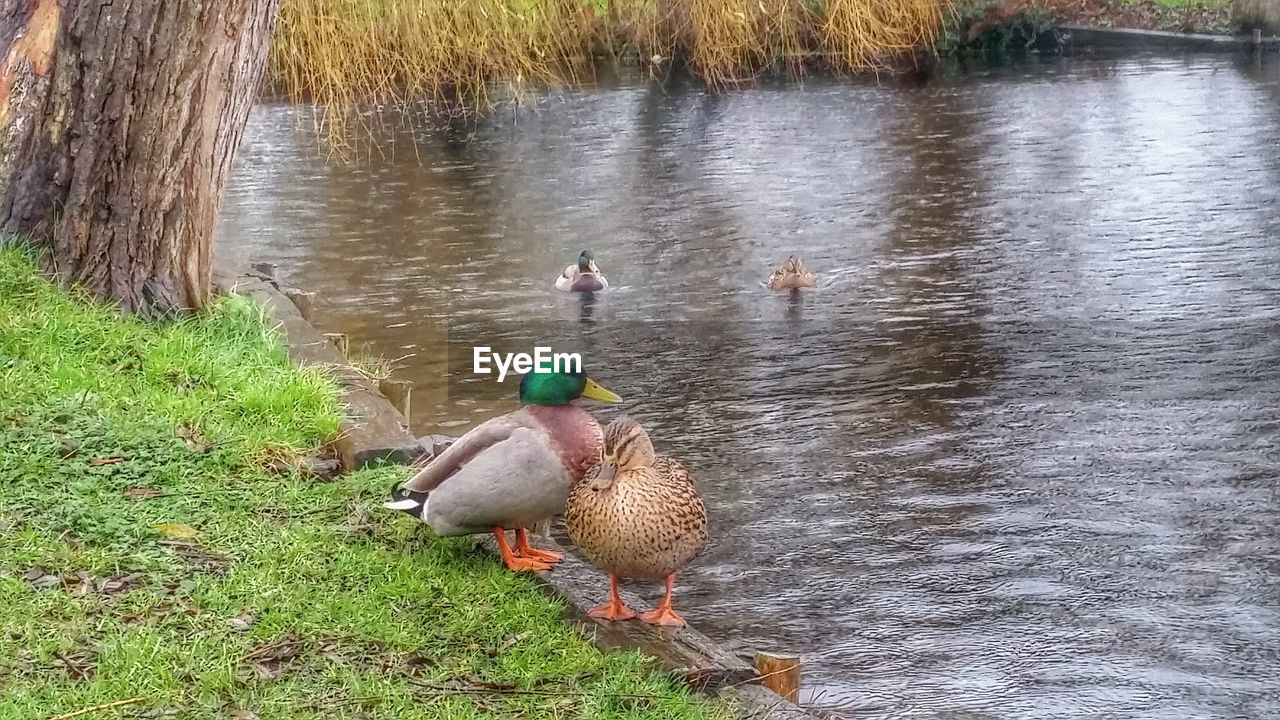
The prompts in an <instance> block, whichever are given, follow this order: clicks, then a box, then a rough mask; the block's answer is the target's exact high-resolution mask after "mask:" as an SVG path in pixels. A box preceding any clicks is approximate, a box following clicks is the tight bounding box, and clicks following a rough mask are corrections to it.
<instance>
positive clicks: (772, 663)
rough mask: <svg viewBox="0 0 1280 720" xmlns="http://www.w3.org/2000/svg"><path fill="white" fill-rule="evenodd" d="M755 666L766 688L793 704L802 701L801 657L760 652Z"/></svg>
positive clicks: (757, 654)
mask: <svg viewBox="0 0 1280 720" xmlns="http://www.w3.org/2000/svg"><path fill="white" fill-rule="evenodd" d="M755 665H756V672H758V673H760V681H761V682H763V683H764V686H765V687H767V688H769V689H770V690H772V691H774V692H775V693H777V694H778V695H780V696H781V697H784V698H786V699H787V700H790V701H791V702H797V701H798V700H799V699H800V658H799V656H796V655H779V654H777V653H771V652H758V653H756V659H755Z"/></svg>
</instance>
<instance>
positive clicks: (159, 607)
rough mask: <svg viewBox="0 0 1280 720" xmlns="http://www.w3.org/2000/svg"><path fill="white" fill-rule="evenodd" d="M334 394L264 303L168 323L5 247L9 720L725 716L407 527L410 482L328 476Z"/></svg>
mask: <svg viewBox="0 0 1280 720" xmlns="http://www.w3.org/2000/svg"><path fill="white" fill-rule="evenodd" d="M332 391H333V388H332V387H331V386H330V384H329V383H328V381H326V380H325V379H324V378H323V377H321V376H319V375H317V374H313V373H307V372H301V371H298V370H296V369H294V368H293V367H292V366H290V364H289V363H288V361H287V360H286V358H285V356H284V354H283V352H282V350H281V349H280V347H279V345H278V343H277V340H276V338H275V337H274V336H273V335H272V334H271V333H269V332H268V331H266V330H265V329H264V326H263V323H262V320H261V318H260V317H259V315H258V313H257V311H256V309H255V308H254V307H253V306H251V305H249V304H248V303H246V302H245V301H243V300H240V299H236V298H229V299H223V300H221V301H219V302H218V303H217V305H216V307H215V308H214V309H213V310H212V311H211V312H210V313H208V314H207V315H206V316H203V317H200V318H196V319H191V320H186V321H183V322H180V323H177V324H174V325H170V326H167V327H163V328H161V327H157V326H151V325H146V324H143V323H140V322H136V321H131V320H125V319H121V318H119V317H117V316H116V315H115V314H114V313H112V312H111V311H109V310H107V309H103V308H99V307H95V306H93V305H90V304H89V303H87V302H84V301H82V300H80V299H76V298H72V297H69V296H67V295H65V294H63V293H62V292H60V291H58V290H56V289H55V288H54V287H52V286H51V285H49V284H48V283H46V282H45V281H43V280H42V279H40V278H39V277H38V276H37V275H36V273H35V271H34V268H33V266H32V264H31V262H30V260H29V259H28V258H27V256H26V255H24V254H22V253H20V252H16V251H13V250H0V717H3V718H5V720H27V719H35V718H50V717H53V716H56V715H58V714H62V713H71V712H75V711H78V710H82V709H85V708H90V707H95V706H99V705H105V704H109V703H114V702H124V703H125V704H122V705H119V706H117V707H114V708H111V709H107V710H101V711H98V712H95V713H93V714H90V715H86V716H84V717H91V718H95V719H96V718H108V717H151V718H169V717H173V718H211V719H212V718H224V719H226V718H235V719H236V720H249V719H250V718H255V717H260V718H264V719H265V718H271V719H272V720H275V719H277V718H344V717H351V718H357V717H359V718H366V717H395V718H426V717H432V718H435V717H449V718H453V717H457V718H468V717H480V716H497V717H578V716H588V717H596V716H601V717H604V716H607V717H637V718H659V717H666V718H674V717H681V718H683V717H702V716H704V715H707V714H709V711H708V710H707V708H706V707H704V706H703V705H702V704H700V703H698V702H696V701H694V700H691V699H690V697H689V696H688V695H687V693H686V692H685V691H684V690H683V689H682V688H680V687H679V686H678V685H676V684H675V683H674V682H672V681H671V680H670V679H668V678H667V677H665V676H664V675H662V674H660V673H658V672H657V671H656V670H655V669H653V667H652V666H651V665H650V664H648V662H647V661H645V660H643V659H642V658H641V657H639V656H637V655H631V654H610V655H607V656H606V655H603V654H601V653H600V652H598V651H597V650H596V649H595V648H594V646H591V645H589V644H588V643H586V642H585V641H584V640H582V639H581V638H580V637H578V636H577V635H576V634H575V633H573V632H572V631H571V630H570V629H569V628H568V627H567V626H565V625H564V624H563V623H562V622H561V621H560V619H559V617H560V608H558V607H557V606H556V605H555V604H554V603H553V602H551V601H550V600H548V599H546V598H545V597H544V596H543V595H541V594H540V593H539V592H538V591H536V590H535V589H534V588H533V586H532V584H531V583H530V582H529V581H528V580H526V579H524V578H520V577H515V576H513V575H511V574H510V573H507V572H506V571H505V570H503V569H502V568H501V566H500V565H499V564H498V563H497V562H495V561H494V560H492V559H491V558H489V557H488V556H486V555H485V554H483V553H482V552H480V551H477V550H475V549H473V547H472V545H471V543H470V542H468V541H467V540H441V539H437V538H433V537H432V536H431V535H430V534H429V533H427V532H425V530H424V529H422V528H420V527H418V526H415V525H414V524H413V523H412V522H411V521H410V520H409V519H408V518H406V517H404V516H402V515H399V514H396V517H392V516H391V514H389V513H387V512H385V511H383V510H382V509H381V508H380V507H379V506H378V504H379V502H380V501H381V499H382V494H383V492H384V491H385V489H386V488H387V487H388V486H389V484H390V482H391V481H392V476H393V475H394V474H396V471H395V470H394V469H387V470H379V471H366V472H362V473H359V474H356V475H354V476H350V477H347V478H344V479H342V480H340V481H333V482H322V481H319V480H317V479H314V478H310V477H307V476H306V473H305V470H304V469H302V468H304V467H305V465H306V463H304V462H301V461H300V458H302V457H303V456H305V455H306V454H308V453H312V452H315V451H316V450H317V449H319V448H321V446H322V445H323V444H324V442H325V441H326V440H327V439H328V438H331V437H332V436H333V434H334V432H335V431H336V430H337V427H338V414H337V410H336V407H335V403H334V400H333V394H332ZM401 472H403V471H401ZM520 691H525V692H520ZM715 710H716V711H717V712H723V711H724V708H715Z"/></svg>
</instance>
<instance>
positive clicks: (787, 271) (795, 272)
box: [768, 255, 818, 290]
mask: <svg viewBox="0 0 1280 720" xmlns="http://www.w3.org/2000/svg"><path fill="white" fill-rule="evenodd" d="M768 284H769V289H770V290H798V289H800V288H811V287H814V286H815V285H817V284H818V278H817V276H816V275H814V274H813V273H811V272H809V271H808V270H805V269H804V263H803V262H801V261H800V258H798V257H796V256H795V255H791V256H789V257H788V258H787V261H786V262H784V263H782V265H781V266H779V267H778V269H777V270H774V271H773V274H772V275H770V276H769V283H768Z"/></svg>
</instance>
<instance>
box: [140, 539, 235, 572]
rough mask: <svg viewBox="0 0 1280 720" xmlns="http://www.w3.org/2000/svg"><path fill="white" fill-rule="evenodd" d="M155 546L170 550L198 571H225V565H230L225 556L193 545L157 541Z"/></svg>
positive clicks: (174, 541) (175, 541) (173, 541)
mask: <svg viewBox="0 0 1280 720" xmlns="http://www.w3.org/2000/svg"><path fill="white" fill-rule="evenodd" d="M157 544H159V545H163V546H165V547H167V548H172V549H173V551H174V552H175V553H177V554H178V555H180V556H182V559H183V560H186V561H187V562H189V563H191V564H192V565H194V566H195V567H197V568H199V569H200V570H208V571H211V572H213V571H219V570H225V569H226V567H227V565H229V564H230V561H229V560H228V559H227V556H226V555H222V554H219V553H216V552H214V551H212V550H209V549H207V548H204V547H201V546H200V545H197V544H195V543H189V542H182V541H180V540H159V541H157Z"/></svg>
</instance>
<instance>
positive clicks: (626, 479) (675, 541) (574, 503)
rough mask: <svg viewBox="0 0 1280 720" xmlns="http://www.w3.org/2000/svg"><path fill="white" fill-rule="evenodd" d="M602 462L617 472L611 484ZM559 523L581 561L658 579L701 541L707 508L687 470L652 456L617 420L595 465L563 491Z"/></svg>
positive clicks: (636, 432) (633, 428)
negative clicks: (562, 514) (562, 516)
mask: <svg viewBox="0 0 1280 720" xmlns="http://www.w3.org/2000/svg"><path fill="white" fill-rule="evenodd" d="M609 465H613V466H614V467H616V468H617V470H616V474H615V475H614V477H613V479H612V481H610V480H609V479H608V478H607V477H602V476H607V475H608V473H607V472H604V473H602V468H604V467H607V466H609ZM565 524H566V526H567V527H568V530H569V536H570V537H571V538H572V539H573V542H574V543H575V544H576V545H577V546H578V549H579V551H580V552H581V553H582V554H583V556H585V557H586V558H587V560H589V561H590V562H591V563H592V564H594V565H596V566H597V567H599V568H600V569H602V570H604V571H605V572H608V573H610V574H613V575H617V576H618V577H622V578H636V579H643V580H661V579H663V578H666V577H667V576H669V575H671V574H672V573H675V572H676V571H678V570H680V569H681V568H683V567H685V566H686V565H688V564H689V563H690V562H692V561H693V560H694V559H695V558H697V557H698V555H699V554H701V552H702V550H703V548H704V547H705V546H706V543H707V511H706V508H705V507H704V506H703V504H702V499H701V498H699V497H698V491H697V490H696V489H695V488H694V485H693V480H692V478H691V477H690V476H689V471H688V470H686V469H685V467H684V466H683V465H681V464H680V463H679V462H678V461H677V460H674V459H672V458H669V457H666V456H657V455H656V454H655V453H654V450H653V445H652V443H651V442H650V440H649V436H648V434H647V433H645V431H644V429H643V428H641V427H640V426H639V425H638V424H636V423H635V421H633V420H631V419H630V418H625V417H624V418H619V419H617V420H615V421H613V422H612V423H610V424H609V425H608V426H607V427H606V428H605V430H604V447H603V450H602V452H601V462H600V463H597V464H596V465H595V466H593V467H592V468H591V469H589V470H588V471H587V473H586V475H585V476H584V477H583V478H582V480H581V481H579V482H578V483H577V484H576V485H575V486H574V488H573V490H572V491H570V493H569V500H568V503H567V505H566V508H565Z"/></svg>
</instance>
